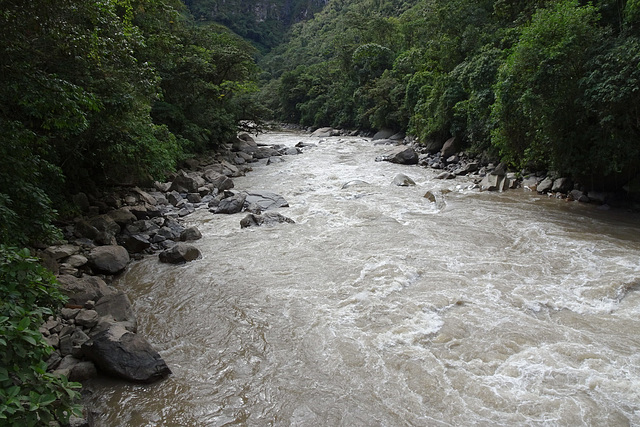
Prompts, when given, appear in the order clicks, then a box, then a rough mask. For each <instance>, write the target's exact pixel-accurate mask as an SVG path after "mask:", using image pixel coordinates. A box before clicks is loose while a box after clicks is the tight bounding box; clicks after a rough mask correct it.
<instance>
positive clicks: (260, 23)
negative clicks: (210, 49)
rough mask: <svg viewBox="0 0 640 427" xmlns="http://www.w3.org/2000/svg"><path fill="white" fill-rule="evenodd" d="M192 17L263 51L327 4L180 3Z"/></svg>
mask: <svg viewBox="0 0 640 427" xmlns="http://www.w3.org/2000/svg"><path fill="white" fill-rule="evenodd" d="M184 3H185V4H186V5H187V7H188V8H189V9H190V10H191V13H192V14H193V16H194V17H195V18H196V19H198V20H202V21H214V22H218V23H221V24H223V25H225V26H227V27H228V28H230V29H231V30H233V31H234V32H236V33H237V34H238V35H240V36H242V37H244V38H246V39H249V40H251V41H253V42H254V43H256V44H257V45H258V46H260V47H263V48H264V49H267V50H268V49H270V48H271V47H273V46H275V45H277V44H279V43H281V42H282V38H283V36H284V34H285V32H286V30H287V29H288V28H289V26H290V25H292V24H294V23H296V22H299V21H301V20H305V19H308V18H311V17H312V16H313V14H314V13H315V12H317V11H319V10H321V9H322V8H323V7H324V5H325V4H326V3H328V0H248V1H247V0H184Z"/></svg>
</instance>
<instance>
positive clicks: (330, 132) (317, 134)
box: [311, 127, 340, 138]
mask: <svg viewBox="0 0 640 427" xmlns="http://www.w3.org/2000/svg"><path fill="white" fill-rule="evenodd" d="M337 135H340V132H339V131H336V130H335V129H333V128H329V127H324V128H318V129H316V130H315V131H314V132H313V133H312V134H311V136H312V137H314V138H326V137H329V136H337Z"/></svg>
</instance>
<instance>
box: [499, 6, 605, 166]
mask: <svg viewBox="0 0 640 427" xmlns="http://www.w3.org/2000/svg"><path fill="white" fill-rule="evenodd" d="M597 23H598V13H597V10H596V9H595V8H594V7H593V6H591V5H587V6H580V5H579V4H578V2H577V1H575V0H563V1H560V2H558V3H556V4H554V5H553V6H552V7H550V8H548V9H540V10H538V11H537V12H536V13H535V14H534V16H533V18H532V21H531V23H530V24H528V25H526V26H525V27H524V28H523V29H522V34H521V36H520V39H519V41H518V43H517V44H516V45H515V46H514V47H513V49H512V51H511V52H510V54H509V56H508V58H507V60H506V62H505V63H504V65H503V66H502V67H501V69H500V73H499V77H498V82H497V84H496V102H495V104H494V107H493V114H494V118H495V120H496V122H497V124H498V125H497V128H496V130H495V132H494V134H493V142H494V144H496V146H497V147H499V148H500V150H501V153H502V154H503V155H504V156H505V157H506V158H507V159H509V160H510V161H512V162H514V163H515V164H518V165H526V164H530V163H533V164H538V165H541V166H545V165H546V166H549V167H552V168H556V169H559V170H562V171H565V172H575V171H576V170H577V169H579V168H581V167H584V166H585V164H584V162H577V161H576V160H577V159H582V158H583V157H582V154H583V153H584V146H583V142H584V140H585V137H586V136H587V135H585V134H584V133H583V132H582V131H581V129H580V127H579V126H578V124H579V123H580V121H581V120H582V119H583V118H584V116H585V111H584V108H582V106H581V102H580V100H581V99H582V97H583V90H582V88H581V86H580V81H581V79H582V78H583V77H584V76H585V73H586V67H587V65H586V64H587V63H588V61H589V59H590V57H591V56H592V55H593V52H594V49H595V48H596V47H597V46H599V44H600V43H601V42H602V39H603V36H604V33H603V31H602V30H601V29H600V27H599V26H598V25H597Z"/></svg>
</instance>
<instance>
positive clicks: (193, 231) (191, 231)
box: [180, 226, 202, 242]
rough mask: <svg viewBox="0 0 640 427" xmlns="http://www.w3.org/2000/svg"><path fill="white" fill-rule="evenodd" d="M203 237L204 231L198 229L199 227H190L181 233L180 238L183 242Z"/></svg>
mask: <svg viewBox="0 0 640 427" xmlns="http://www.w3.org/2000/svg"><path fill="white" fill-rule="evenodd" d="M199 239H202V233H201V232H200V230H198V227H195V226H193V227H189V228H185V229H184V231H183V232H182V233H180V240H181V241H183V242H191V241H193V240H199Z"/></svg>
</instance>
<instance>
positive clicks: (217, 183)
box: [202, 169, 233, 192]
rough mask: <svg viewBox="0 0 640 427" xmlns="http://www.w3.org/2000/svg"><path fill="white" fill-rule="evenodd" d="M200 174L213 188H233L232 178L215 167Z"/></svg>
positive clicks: (222, 189)
mask: <svg viewBox="0 0 640 427" xmlns="http://www.w3.org/2000/svg"><path fill="white" fill-rule="evenodd" d="M202 176H203V178H204V179H205V180H206V181H207V182H209V183H210V184H211V185H212V186H213V187H214V188H217V189H218V191H219V192H223V191H225V190H231V189H232V188H233V180H231V178H229V177H228V176H226V175H224V174H221V173H220V172H218V171H217V170H215V169H207V170H206V171H205V172H204V174H203V175H202Z"/></svg>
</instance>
